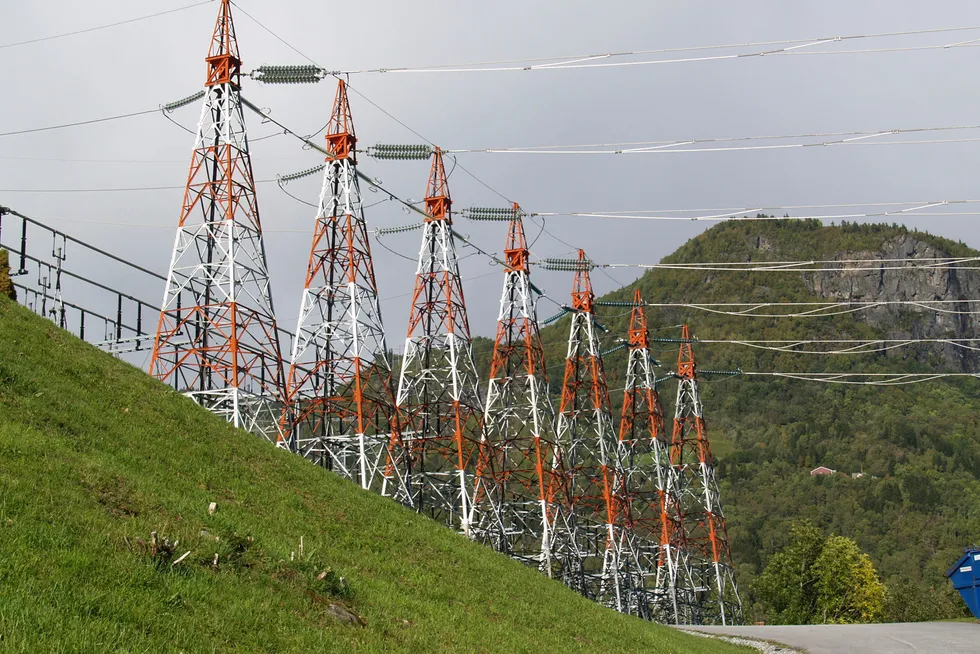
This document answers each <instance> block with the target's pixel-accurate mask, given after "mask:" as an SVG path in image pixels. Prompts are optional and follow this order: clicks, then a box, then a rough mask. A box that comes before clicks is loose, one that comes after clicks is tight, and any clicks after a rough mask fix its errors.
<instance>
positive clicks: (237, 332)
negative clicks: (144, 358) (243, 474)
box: [150, 0, 285, 442]
mask: <svg viewBox="0 0 980 654" xmlns="http://www.w3.org/2000/svg"><path fill="white" fill-rule="evenodd" d="M206 62H207V81H206V84H205V94H204V106H203V108H202V111H201V120H200V123H199V124H198V129H197V137H196V140H195V145H194V154H193V156H192V158H191V165H190V173H189V174H188V177H187V190H186V191H185V193H184V200H183V204H182V206H181V212H180V221H179V223H178V228H177V236H176V239H175V241H174V249H173V256H172V257H171V262H170V270H169V272H168V275H167V286H166V290H165V292H164V297H163V306H162V309H161V312H160V321H159V324H158V327H157V333H156V339H155V342H154V346H153V358H152V361H151V363H150V372H151V374H152V375H154V376H155V377H157V378H158V379H160V380H162V381H164V382H167V383H168V384H172V385H173V386H174V387H175V388H176V389H177V390H178V391H181V392H183V393H184V394H186V395H187V396H188V397H190V398H192V399H193V400H194V401H195V402H197V403H198V404H200V405H201V406H203V407H205V408H207V409H209V410H210V411H212V412H214V413H216V414H217V415H220V416H222V417H224V418H225V419H227V420H228V421H229V422H231V423H232V424H234V425H235V426H236V427H240V428H243V429H247V430H249V431H251V432H253V433H255V434H258V435H261V436H263V437H265V438H267V439H269V440H270V441H272V442H277V441H279V440H280V433H279V418H280V414H281V411H282V402H283V397H284V386H285V380H284V377H283V369H282V355H281V352H280V347H279V338H278V330H277V326H276V318H275V311H274V308H273V303H272V288H271V286H270V283H269V271H268V266H267V265H266V255H265V245H264V242H263V237H262V224H261V222H260V220H259V207H258V202H257V200H256V195H255V180H254V177H253V173H252V161H251V158H250V156H249V150H248V138H247V136H246V133H245V118H244V115H243V113H242V98H241V67H242V60H241V56H240V54H239V49H238V39H237V38H236V36H235V26H234V22H233V21H232V15H231V2H230V1H229V0H222V2H221V5H220V9H219V13H218V20H217V23H216V25H215V28H214V34H213V36H212V38H211V45H210V48H209V51H208V56H207V59H206ZM188 296H190V297H192V298H193V302H194V304H192V305H190V306H188V305H184V306H182V305H181V298H182V297H184V298H186V297H188Z"/></svg>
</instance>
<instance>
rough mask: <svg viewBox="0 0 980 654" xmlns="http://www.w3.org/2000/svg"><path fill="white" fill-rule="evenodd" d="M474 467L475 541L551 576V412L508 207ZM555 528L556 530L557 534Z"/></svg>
mask: <svg viewBox="0 0 980 654" xmlns="http://www.w3.org/2000/svg"><path fill="white" fill-rule="evenodd" d="M512 215H513V217H512V218H511V220H510V222H509V226H508V233H507V243H506V247H505V249H504V255H505V258H506V267H505V269H504V285H503V292H502V294H501V297H500V313H499V314H498V317H497V335H496V339H495V341H494V346H493V359H492V362H491V364H490V381H489V385H488V388H487V398H486V405H485V409H484V413H483V425H484V436H485V440H484V442H483V447H481V449H480V461H479V465H478V466H477V474H478V477H477V492H476V500H477V502H476V503H475V504H474V514H475V515H474V518H473V520H472V521H471V522H472V524H473V529H474V538H476V539H478V540H481V541H484V542H486V543H487V544H489V545H490V546H492V547H493V548H494V549H496V550H497V551H499V552H503V553H505V554H507V555H509V556H512V557H514V558H516V559H518V560H521V561H523V562H525V563H527V564H529V565H533V566H535V567H537V568H538V569H540V570H541V571H542V572H545V573H546V574H548V575H549V576H561V571H560V566H561V561H560V560H558V559H556V558H555V551H554V550H555V549H558V550H559V551H560V550H562V549H565V547H563V544H565V545H567V541H568V538H567V534H566V533H564V528H565V521H564V516H563V514H562V506H561V504H560V502H557V501H556V500H558V499H559V498H555V497H553V496H552V491H553V489H555V479H554V475H555V471H554V466H555V465H556V464H557V463H558V461H559V459H558V458H557V452H556V440H555V426H554V420H555V411H554V407H553V406H552V404H551V399H550V397H549V394H548V379H547V372H546V368H545V356H544V347H543V346H542V343H541V335H540V333H539V331H538V322H537V302H536V297H535V295H534V292H535V289H534V287H533V286H532V285H531V275H530V273H531V271H530V263H529V252H528V247H527V240H526V238H525V235H524V224H523V221H522V214H521V211H520V207H519V206H518V205H516V204H515V205H514V212H513V214H512ZM556 527H557V528H558V529H559V530H561V531H562V533H557V534H556Z"/></svg>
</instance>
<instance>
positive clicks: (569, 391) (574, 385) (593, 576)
mask: <svg viewBox="0 0 980 654" xmlns="http://www.w3.org/2000/svg"><path fill="white" fill-rule="evenodd" d="M590 268H591V263H590V262H589V261H588V260H587V259H586V258H585V252H583V251H582V250H579V256H578V260H577V261H576V262H572V265H570V269H573V270H575V281H574V287H573V291H572V306H571V310H572V320H571V327H570V330H569V336H568V351H567V356H566V359H565V377H564V383H563V384H562V396H561V407H560V409H559V411H558V422H557V438H558V447H559V452H560V454H561V457H562V465H563V471H564V473H565V475H566V479H565V483H566V485H567V489H566V490H565V491H564V492H565V493H567V497H568V503H569V505H570V507H571V511H572V512H573V514H574V515H573V520H574V538H575V547H576V550H577V555H578V560H579V565H578V567H577V569H575V570H573V571H572V576H571V578H570V579H567V580H566V581H567V582H568V583H570V585H572V587H574V588H576V589H577V590H578V591H579V592H581V593H582V594H584V595H585V596H586V597H589V598H591V599H594V600H596V601H598V602H600V603H602V604H604V605H606V606H609V607H611V608H614V609H616V610H618V611H621V612H623V613H633V614H643V611H644V609H643V606H644V602H645V597H644V591H643V577H642V575H641V574H640V570H639V567H638V561H637V560H636V556H635V552H634V551H633V549H632V547H631V543H630V538H629V533H628V530H627V529H626V528H624V521H625V520H626V518H627V512H628V507H627V506H626V505H625V501H626V498H625V487H624V483H625V475H624V470H623V468H622V465H621V462H620V461H619V452H618V443H617V440H618V439H617V436H616V431H615V428H614V427H613V420H612V413H611V409H610V403H609V388H608V385H607V382H606V374H605V371H604V369H603V365H602V352H601V349H600V347H599V335H598V333H597V329H598V325H597V323H596V320H595V294H594V293H593V291H592V282H591V280H590V279H589V270H590Z"/></svg>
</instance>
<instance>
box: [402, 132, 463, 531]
mask: <svg viewBox="0 0 980 654" xmlns="http://www.w3.org/2000/svg"><path fill="white" fill-rule="evenodd" d="M451 207H452V200H451V198H450V195H449V186H448V183H447V181H446V169H445V167H444V165H443V161H442V151H441V150H439V149H438V148H436V149H435V151H434V152H433V154H432V167H431V170H430V172H429V183H428V189H427V192H426V197H425V210H426V218H425V223H424V225H423V232H422V246H421V249H420V250H419V259H418V269H417V271H416V278H415V292H414V294H413V297H412V309H411V315H410V317H409V321H408V335H407V337H406V339H405V352H404V354H403V357H402V366H401V374H400V376H399V380H398V394H397V396H396V397H397V407H398V412H399V420H400V423H401V425H402V439H403V443H404V446H405V452H404V453H403V455H402V457H401V458H400V459H399V460H398V466H397V467H398V468H399V469H401V470H402V471H403V472H404V479H405V482H406V488H405V489H404V490H398V489H396V490H395V491H394V492H393V493H392V494H393V495H394V496H395V497H396V498H398V499H400V500H401V501H402V502H404V503H405V504H408V505H409V506H412V507H413V508H415V510H416V511H418V512H420V513H425V514H427V515H430V516H431V517H433V518H435V519H436V520H439V521H441V522H443V523H445V524H447V525H449V526H451V527H453V528H457V529H460V530H461V531H462V532H464V533H466V534H467V535H469V533H470V528H469V527H470V524H469V520H470V516H471V512H472V506H473V491H474V484H473V477H474V470H475V467H476V458H477V449H478V447H479V444H480V440H481V437H480V432H481V427H480V422H481V421H480V417H481V415H480V414H481V413H482V406H481V402H480V390H479V381H478V376H477V372H476V365H475V364H474V362H473V351H472V341H471V337H470V327H469V321H468V319H467V316H466V303H465V300H464V298H463V286H462V281H461V279H460V274H459V262H458V259H457V256H456V246H455V244H454V242H453V238H454V234H453V223H452V213H451Z"/></svg>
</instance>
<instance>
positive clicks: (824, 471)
mask: <svg viewBox="0 0 980 654" xmlns="http://www.w3.org/2000/svg"><path fill="white" fill-rule="evenodd" d="M836 473H837V471H836V470H831V469H830V468H827V467H826V466H820V467H819V468H814V469H813V470H811V471H810V476H811V477H820V476H825V475H833V474H836Z"/></svg>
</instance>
